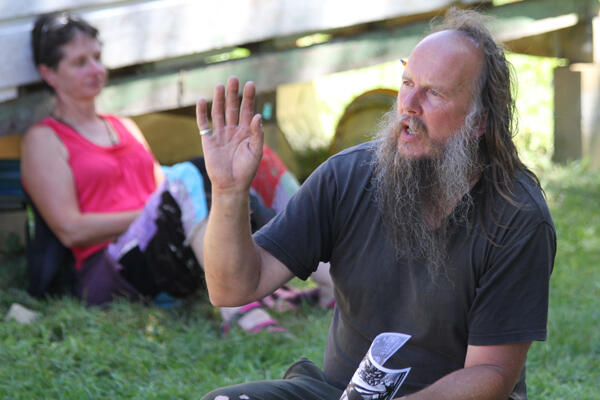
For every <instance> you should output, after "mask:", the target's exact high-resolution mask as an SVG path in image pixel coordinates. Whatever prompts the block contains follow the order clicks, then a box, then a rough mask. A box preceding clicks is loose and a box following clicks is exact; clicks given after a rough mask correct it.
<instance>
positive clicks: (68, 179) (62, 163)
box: [21, 126, 140, 247]
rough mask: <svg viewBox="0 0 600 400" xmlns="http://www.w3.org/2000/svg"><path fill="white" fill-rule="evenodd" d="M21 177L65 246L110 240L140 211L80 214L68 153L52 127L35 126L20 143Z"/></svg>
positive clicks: (120, 232) (37, 205) (123, 230)
mask: <svg viewBox="0 0 600 400" xmlns="http://www.w3.org/2000/svg"><path fill="white" fill-rule="evenodd" d="M21 150H22V155H21V177H22V180H23V183H24V185H25V187H26V189H27V192H28V193H29V195H30V196H31V198H32V200H33V202H34V203H35V205H36V207H37V208H38V210H39V211H40V213H41V215H42V217H43V218H44V220H45V221H46V222H47V223H48V225H49V226H50V229H52V231H53V232H54V233H55V234H56V236H57V237H58V239H59V240H60V241H61V242H62V243H63V244H64V245H65V246H67V247H73V246H85V245H91V244H95V243H102V242H104V241H106V240H112V239H114V238H116V237H117V236H119V235H120V234H122V233H123V232H125V230H126V229H127V227H128V226H129V225H130V224H131V222H133V220H134V219H135V218H136V217H137V216H138V215H139V212H140V211H125V212H114V213H81V211H80V209H79V205H78V202H77V195H76V192H75V182H74V179H73V174H72V173H71V169H70V167H69V163H68V152H67V149H66V148H65V147H64V145H63V144H62V142H61V141H60V140H59V139H58V137H57V136H56V135H55V134H54V132H53V131H52V129H50V128H48V127H45V126H34V127H33V128H31V129H30V130H29V131H28V132H27V133H26V134H25V135H24V137H23V141H22V143H21Z"/></svg>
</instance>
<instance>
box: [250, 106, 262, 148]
mask: <svg viewBox="0 0 600 400" xmlns="http://www.w3.org/2000/svg"><path fill="white" fill-rule="evenodd" d="M263 141H264V131H263V127H262V116H261V115H260V114H256V115H255V116H254V117H253V118H252V121H251V122H250V141H249V144H250V148H251V149H252V151H253V152H254V153H255V154H262V146H263Z"/></svg>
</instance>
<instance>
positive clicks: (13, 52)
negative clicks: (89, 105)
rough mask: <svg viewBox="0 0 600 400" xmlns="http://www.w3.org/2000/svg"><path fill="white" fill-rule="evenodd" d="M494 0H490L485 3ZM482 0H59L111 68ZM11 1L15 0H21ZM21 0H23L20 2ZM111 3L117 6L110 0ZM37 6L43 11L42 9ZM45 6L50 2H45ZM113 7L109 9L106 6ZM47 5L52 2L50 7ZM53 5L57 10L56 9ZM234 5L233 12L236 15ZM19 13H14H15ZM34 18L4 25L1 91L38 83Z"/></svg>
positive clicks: (0, 38) (0, 36)
mask: <svg viewBox="0 0 600 400" xmlns="http://www.w3.org/2000/svg"><path fill="white" fill-rule="evenodd" d="M483 1H490V0H483ZM481 2H482V0H459V1H456V0H454V1H453V0H428V1H421V0H403V1H389V0H370V1H368V2H365V1H362V0H302V1H280V0H254V1H245V0H241V1H240V0H219V1H212V2H208V1H197V0H129V1H121V2H114V1H109V0H98V1H90V0H84V1H83V2H82V3H81V6H80V5H79V4H78V2H77V1H75V0H61V1H60V3H62V4H64V5H65V6H67V7H68V8H75V7H76V4H77V8H75V10H74V11H78V12H79V14H81V15H82V16H83V17H84V18H86V20H88V21H90V23H92V24H93V25H94V26H96V27H97V28H98V29H99V30H100V33H101V35H100V36H101V39H102V41H103V43H104V48H103V60H104V63H105V65H106V66H107V67H108V68H109V69H116V68H121V67H125V66H129V65H137V64H142V63H148V62H154V61H157V60H164V59H168V58H175V57H182V56H186V55H190V54H196V53H202V52H210V51H214V50H216V49H223V48H229V47H233V46H239V45H241V44H244V43H252V42H259V41H264V40H269V39H272V38H275V37H285V36H289V35H297V34H302V33H304V32H317V31H322V30H331V29H338V28H342V27H348V26H352V25H357V24H365V23H369V22H374V21H380V20H385V19H388V18H396V17H399V16H403V15H412V14H420V13H427V12H432V11H435V10H438V9H441V8H444V7H448V6H449V5H451V4H454V3H456V4H463V5H470V4H473V3H481ZM12 3H15V4H16V3H17V2H16V0H15V1H13V2H12ZM21 3H22V2H19V4H21ZM111 3H112V4H111ZM32 4H38V3H37V2H32V3H30V5H29V8H30V9H32V10H40V11H42V10H45V8H44V7H39V6H37V7H38V8H34V6H33V5H32ZM40 4H47V3H46V2H42V3H40ZM109 6H110V7H109ZM46 8H49V7H46ZM53 9H56V8H54V7H53ZM232 10H235V12H231V11H232ZM12 14H13V15H18V14H17V11H12ZM2 19H3V17H2V14H0V22H1V20H2ZM32 24H33V21H32V18H31V17H30V18H23V19H20V20H17V21H13V22H12V23H10V24H1V23H0V43H2V46H0V60H3V62H2V63H0V88H4V87H15V86H19V85H24V84H29V83H32V82H37V81H38V80H39V76H38V74H37V72H36V70H35V68H34V66H33V64H32V62H31V59H32V57H31V50H30V31H31V29H32Z"/></svg>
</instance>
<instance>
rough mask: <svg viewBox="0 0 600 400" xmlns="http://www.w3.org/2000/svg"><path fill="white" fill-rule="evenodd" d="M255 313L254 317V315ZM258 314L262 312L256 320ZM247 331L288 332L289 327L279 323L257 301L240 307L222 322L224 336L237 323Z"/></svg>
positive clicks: (254, 332)
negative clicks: (286, 327)
mask: <svg viewBox="0 0 600 400" xmlns="http://www.w3.org/2000/svg"><path fill="white" fill-rule="evenodd" d="M253 314H255V315H254V318H252V316H253ZM256 314H259V315H260V314H262V315H261V318H260V319H259V321H256V316H257V315H256ZM236 323H237V324H238V325H239V326H240V328H242V329H243V330H245V331H246V332H249V333H252V334H256V333H258V332H272V333H277V332H283V333H287V329H285V328H284V327H283V326H281V325H279V322H277V320H276V319H274V318H272V317H271V316H270V315H269V314H268V313H267V312H266V311H265V310H264V309H263V308H262V303H260V302H258V301H255V302H253V303H250V304H246V305H245V306H242V307H240V308H239V309H238V310H237V311H235V312H234V313H233V314H232V315H231V316H229V318H227V319H226V320H225V321H224V322H223V324H222V332H223V336H225V335H227V333H228V332H229V330H230V329H231V327H232V326H234V325H235V324H236Z"/></svg>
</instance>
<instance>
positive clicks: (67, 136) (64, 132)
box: [40, 115, 156, 269]
mask: <svg viewBox="0 0 600 400" xmlns="http://www.w3.org/2000/svg"><path fill="white" fill-rule="evenodd" d="M101 117H102V118H104V119H106V120H107V121H108V122H109V123H110V124H111V125H112V127H113V128H114V129H115V131H116V132H117V133H118V135H119V143H117V144H115V145H113V146H109V147H104V146H99V145H97V144H95V143H93V142H91V141H89V140H88V139H86V138H84V137H83V136H81V135H80V134H78V133H77V132H76V131H74V130H73V129H72V128H71V127H69V126H68V125H65V124H64V123H61V122H59V121H57V120H55V119H53V118H51V117H47V118H45V119H44V120H42V121H41V122H40V124H41V125H45V126H48V127H50V128H51V129H52V130H53V131H54V132H55V133H56V135H57V136H58V137H59V138H60V140H61V141H62V143H63V144H64V146H65V147H66V148H67V151H68V152H69V165H70V167H71V172H72V173H73V177H74V180H75V189H76V193H77V201H78V203H79V209H80V211H81V212H82V213H86V212H114V211H129V210H139V209H141V208H142V207H143V206H144V204H145V203H146V201H147V200H148V198H149V196H150V195H151V194H152V192H154V190H155V189H156V182H155V178H154V161H155V160H154V156H153V155H152V153H151V152H149V151H148V150H146V148H145V147H144V146H143V145H142V144H141V143H140V142H139V141H138V140H137V139H136V138H135V137H133V135H132V134H131V133H130V132H129V131H128V130H127V128H126V127H125V126H124V125H123V124H122V123H121V121H120V120H119V119H118V118H117V117H115V116H112V115H101ZM108 243H109V242H104V243H99V244H94V245H91V246H84V247H73V248H72V249H71V250H72V251H73V256H74V257H75V267H76V268H77V269H79V268H80V267H81V264H82V262H83V261H84V260H85V259H86V258H88V257H89V256H91V255H92V254H94V253H96V252H97V251H99V250H101V249H103V248H104V247H106V246H107V245H108Z"/></svg>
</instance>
